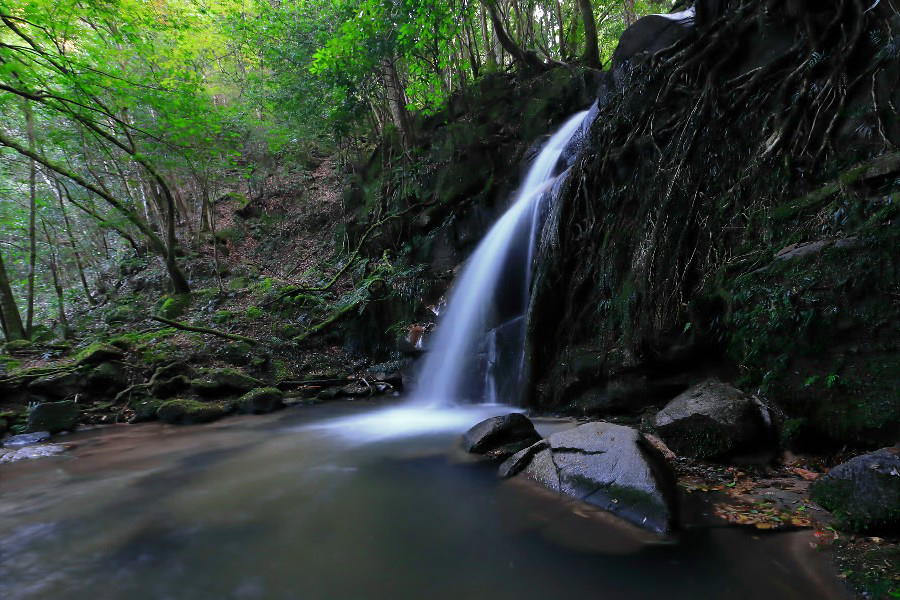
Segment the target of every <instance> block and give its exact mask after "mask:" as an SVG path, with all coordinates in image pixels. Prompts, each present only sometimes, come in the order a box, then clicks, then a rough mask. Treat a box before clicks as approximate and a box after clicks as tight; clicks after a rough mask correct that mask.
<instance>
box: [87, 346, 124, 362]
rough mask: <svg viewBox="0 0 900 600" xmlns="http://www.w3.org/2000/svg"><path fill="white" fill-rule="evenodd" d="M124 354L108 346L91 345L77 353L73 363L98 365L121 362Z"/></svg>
mask: <svg viewBox="0 0 900 600" xmlns="http://www.w3.org/2000/svg"><path fill="white" fill-rule="evenodd" d="M123 358H125V353H124V352H122V351H121V350H120V349H119V348H116V347H115V346H111V345H109V344H100V343H96V344H91V345H90V346H88V347H87V348H85V349H84V350H82V351H81V352H79V353H78V355H77V356H76V357H75V361H76V363H77V364H78V365H99V364H100V363H105V362H109V361H111V360H122V359H123Z"/></svg>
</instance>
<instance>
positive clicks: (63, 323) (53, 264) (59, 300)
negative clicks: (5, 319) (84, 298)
mask: <svg viewBox="0 0 900 600" xmlns="http://www.w3.org/2000/svg"><path fill="white" fill-rule="evenodd" d="M41 227H42V228H43V229H44V237H45V238H46V239H47V247H48V248H50V252H49V257H48V258H49V261H50V275H51V276H52V277H53V289H54V290H55V291H56V306H57V308H58V309H59V327H60V329H62V336H63V339H64V340H67V339H69V337H70V335H71V331H70V330H69V320H68V319H67V318H66V305H65V301H64V299H63V286H62V283H61V282H60V280H59V263H58V262H57V258H56V250H54V248H56V243H55V241H54V240H53V239H52V238H51V237H50V231H49V230H48V229H47V223H46V221H44V220H43V219H41Z"/></svg>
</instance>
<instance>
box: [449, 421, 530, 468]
mask: <svg viewBox="0 0 900 600" xmlns="http://www.w3.org/2000/svg"><path fill="white" fill-rule="evenodd" d="M540 439H541V436H540V435H539V434H538V432H537V431H536V430H535V429H534V425H533V424H532V422H531V421H530V420H529V419H528V417H526V416H525V415H523V414H521V413H510V414H508V415H501V416H498V417H491V418H490V419H485V420H484V421H482V422H480V423H478V424H477V425H475V426H473V427H472V428H471V429H469V430H468V431H467V432H466V433H465V435H463V442H462V444H463V449H464V450H465V451H466V452H471V453H473V454H486V455H489V456H492V457H495V458H506V457H508V456H511V455H513V454H515V453H516V452H519V451H520V450H522V449H524V448H527V447H529V446H531V445H532V444H534V443H536V442H538V441H540Z"/></svg>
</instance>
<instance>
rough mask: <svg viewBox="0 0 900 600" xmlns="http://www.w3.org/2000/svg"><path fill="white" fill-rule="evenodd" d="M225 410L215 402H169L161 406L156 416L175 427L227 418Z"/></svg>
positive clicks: (182, 400) (181, 400)
mask: <svg viewBox="0 0 900 600" xmlns="http://www.w3.org/2000/svg"><path fill="white" fill-rule="evenodd" d="M225 412H226V411H225V408H224V407H222V406H221V405H219V404H216V403H213V402H197V401H196V400H186V399H180V400H167V401H165V402H163V403H162V404H160V406H159V408H158V409H157V411H156V416H157V417H158V418H159V420H160V421H164V422H165V423H171V424H174V425H196V424H199V423H209V422H210V421H215V420H217V419H221V418H222V417H224V416H225Z"/></svg>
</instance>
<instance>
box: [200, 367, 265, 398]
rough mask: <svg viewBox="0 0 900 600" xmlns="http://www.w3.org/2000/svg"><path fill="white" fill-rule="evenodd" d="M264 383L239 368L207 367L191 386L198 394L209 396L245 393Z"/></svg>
mask: <svg viewBox="0 0 900 600" xmlns="http://www.w3.org/2000/svg"><path fill="white" fill-rule="evenodd" d="M262 385H263V384H262V382H261V381H260V380H258V379H255V378H253V377H250V376H249V375H247V374H245V373H243V372H241V371H238V370H237V369H205V370H203V371H201V372H200V376H199V377H197V378H196V379H194V380H193V381H191V387H193V388H194V390H195V391H196V392H197V393H198V394H200V395H202V396H207V397H221V396H228V395H235V394H243V393H246V392H248V391H250V390H252V389H253V388H257V387H262Z"/></svg>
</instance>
